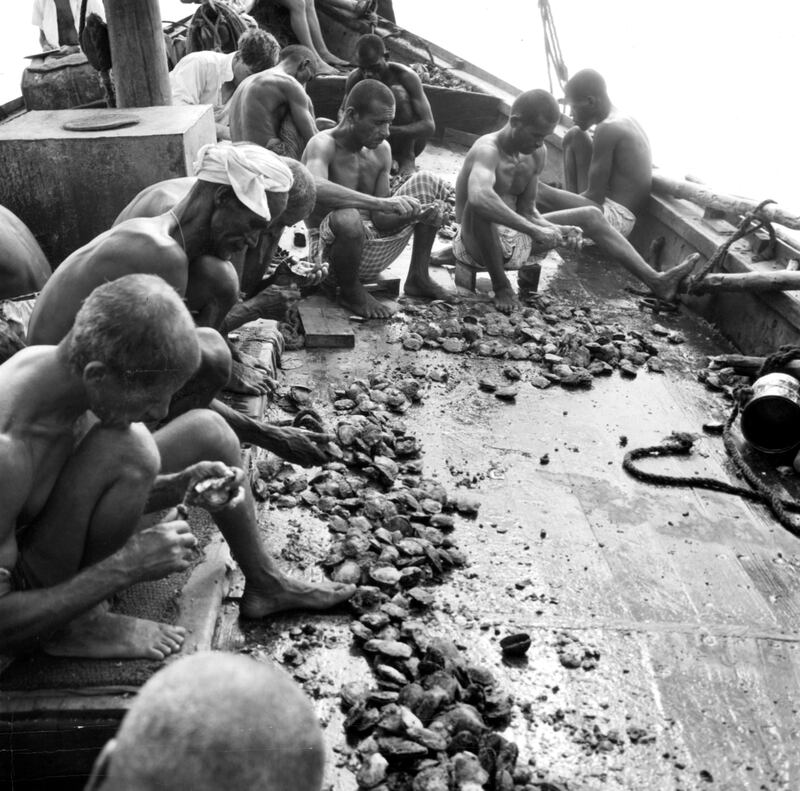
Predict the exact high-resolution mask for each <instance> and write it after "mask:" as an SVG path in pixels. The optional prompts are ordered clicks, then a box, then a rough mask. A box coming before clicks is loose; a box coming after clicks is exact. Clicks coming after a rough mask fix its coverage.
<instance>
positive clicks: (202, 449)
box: [180, 409, 241, 464]
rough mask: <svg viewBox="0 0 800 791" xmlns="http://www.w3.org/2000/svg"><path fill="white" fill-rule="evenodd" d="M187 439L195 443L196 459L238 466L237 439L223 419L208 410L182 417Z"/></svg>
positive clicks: (239, 448) (238, 447)
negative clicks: (184, 422)
mask: <svg viewBox="0 0 800 791" xmlns="http://www.w3.org/2000/svg"><path fill="white" fill-rule="evenodd" d="M180 419H181V420H184V421H186V424H187V437H188V438H189V441H191V442H194V443H195V450H197V451H198V458H200V459H203V460H206V461H223V462H225V463H227V464H238V463H239V460H240V458H241V447H240V444H239V439H238V437H237V436H236V434H234V432H233V429H232V428H231V427H230V426H229V425H228V424H227V423H226V422H225V419H224V418H223V417H221V416H220V415H218V414H217V413H216V412H213V411H211V410H210V409H193V410H191V411H190V412H187V413H186V414H185V415H182V416H181V418H180Z"/></svg>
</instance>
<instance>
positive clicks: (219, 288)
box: [28, 143, 292, 392]
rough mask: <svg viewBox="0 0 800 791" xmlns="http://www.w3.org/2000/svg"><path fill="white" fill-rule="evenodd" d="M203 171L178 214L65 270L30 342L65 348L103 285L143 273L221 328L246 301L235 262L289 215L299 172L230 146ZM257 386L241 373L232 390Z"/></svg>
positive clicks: (147, 222)
mask: <svg viewBox="0 0 800 791" xmlns="http://www.w3.org/2000/svg"><path fill="white" fill-rule="evenodd" d="M195 168H196V170H197V173H196V175H197V182H196V183H195V185H194V186H193V187H192V189H191V191H190V192H189V193H188V194H186V195H185V197H184V198H183V199H182V200H181V201H180V202H179V203H178V204H177V205H176V206H175V207H174V208H172V209H170V210H168V211H166V212H165V213H163V214H161V215H159V216H157V217H146V218H133V219H130V220H127V221H126V222H122V223H120V224H119V225H115V226H114V227H113V228H111V230H109V231H106V232H105V233H103V234H100V236H98V237H97V238H96V239H94V240H92V241H91V242H89V243H88V244H86V245H84V246H83V247H81V248H80V249H79V250H76V251H75V252H74V253H72V255H70V256H69V257H68V258H67V259H66V260H65V261H64V262H63V263H62V264H61V265H60V266H59V267H58V269H57V270H56V272H55V274H54V275H53V276H52V277H51V278H50V280H49V281H48V284H47V285H46V286H45V288H44V289H42V293H41V295H40V296H39V298H38V299H37V301H36V307H35V308H34V311H33V315H32V317H31V322H30V327H29V333H28V338H29V342H30V343H58V342H59V341H60V340H61V338H63V337H64V335H66V333H67V331H68V330H69V328H70V327H71V326H72V322H73V320H74V318H75V314H76V313H77V312H78V307H79V306H80V303H81V301H82V300H83V299H84V298H85V297H86V296H87V295H88V294H90V293H91V291H92V290H93V289H94V288H95V287H96V286H98V285H100V284H101V283H104V282H107V281H109V280H113V279H114V278H117V277H121V276H122V275H127V274H132V273H135V272H144V273H147V274H154V275H159V276H160V277H163V278H164V280H166V281H167V282H168V283H169V284H170V285H171V286H172V287H173V288H175V290H176V291H177V292H178V294H180V295H181V296H185V297H186V301H187V304H188V306H189V310H190V311H192V313H193V314H194V315H195V317H196V321H197V323H198V325H199V326H201V327H209V328H212V329H216V328H217V327H219V326H220V325H221V323H222V321H223V320H224V318H225V316H226V315H227V314H228V311H229V310H230V309H231V307H232V306H233V305H234V304H235V303H236V302H237V301H238V299H239V278H238V275H237V273H236V269H235V267H234V266H233V264H232V263H231V262H230V258H231V257H232V256H234V255H235V254H236V253H238V252H239V251H241V250H244V249H245V247H248V246H254V245H255V244H257V243H258V240H259V239H260V237H261V234H262V232H263V231H264V230H265V229H266V228H267V227H268V226H269V222H270V219H271V218H272V217H273V216H276V217H277V216H278V215H280V214H281V213H282V212H283V210H284V209H285V208H286V204H287V201H288V193H289V190H290V189H291V186H292V173H291V170H289V168H288V167H287V166H286V164H285V163H284V162H283V161H282V160H281V159H280V158H279V157H278V156H277V155H275V154H273V153H271V152H269V151H266V150H264V149H263V148H262V147H261V146H254V145H231V144H230V143H221V144H216V145H210V146H204V147H203V148H202V149H201V151H200V153H199V155H198V161H197V162H196V163H195ZM245 377H248V378H246V379H245ZM252 385H253V382H252V372H243V371H242V369H241V368H240V369H237V370H236V376H234V378H233V379H232V380H231V381H230V382H229V383H228V386H229V388H231V389H238V390H243V391H244V392H253V388H252Z"/></svg>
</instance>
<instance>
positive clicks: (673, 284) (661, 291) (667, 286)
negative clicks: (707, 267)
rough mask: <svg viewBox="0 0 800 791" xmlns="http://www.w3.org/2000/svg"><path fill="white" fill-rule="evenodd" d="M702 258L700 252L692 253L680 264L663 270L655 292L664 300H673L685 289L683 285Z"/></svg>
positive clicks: (654, 289)
mask: <svg viewBox="0 0 800 791" xmlns="http://www.w3.org/2000/svg"><path fill="white" fill-rule="evenodd" d="M699 260H700V253H692V254H691V255H690V256H687V257H686V258H685V259H684V260H683V261H681V263H680V264H678V265H677V266H673V267H672V269H668V270H667V271H666V272H662V273H661V275H660V276H659V278H658V283H657V285H656V287H655V288H653V293H654V294H655V295H656V296H657V297H658V298H659V299H660V300H662V301H664V302H673V301H674V300H675V298H676V297H677V296H678V294H679V293H680V292H681V291H683V290H685V289H682V288H681V286H682V285H684V281H685V280H686V279H687V278H688V277H689V275H691V273H692V270H693V269H694V267H695V264H697V262H698V261H699Z"/></svg>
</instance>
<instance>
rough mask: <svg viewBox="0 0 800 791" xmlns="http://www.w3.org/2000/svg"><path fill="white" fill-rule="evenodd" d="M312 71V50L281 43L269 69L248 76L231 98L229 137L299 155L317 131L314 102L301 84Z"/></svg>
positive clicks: (313, 68) (305, 81) (313, 72)
mask: <svg viewBox="0 0 800 791" xmlns="http://www.w3.org/2000/svg"><path fill="white" fill-rule="evenodd" d="M315 74H316V69H315V67H314V53H312V52H311V50H309V49H307V48H306V47H302V46H300V45H299V44H293V45H291V46H289V47H284V48H283V49H282V50H281V59H280V61H279V62H278V64H277V65H276V66H273V67H272V68H271V69H267V70H266V71H263V72H261V74H254V75H253V76H252V77H248V78H247V79H246V80H245V81H244V82H243V83H242V84H241V85H240V86H239V88H238V89H237V90H236V93H235V94H234V95H233V98H232V99H231V106H230V122H231V140H234V141H237V140H242V141H245V142H248V143H258V145H260V146H264V148H268V149H269V150H270V151H274V152H275V153H276V154H280V155H281V156H287V157H291V158H292V159H300V156H301V155H302V153H303V149H304V148H305V147H306V143H308V141H309V140H310V139H311V138H312V137H313V136H314V135H315V134H316V133H317V131H318V130H317V125H316V123H315V121H314V106H313V105H312V104H311V99H309V97H308V94H307V93H306V91H305V86H306V84H307V83H308V81H309V80H310V79H311V78H312V77H313V76H314V75H315Z"/></svg>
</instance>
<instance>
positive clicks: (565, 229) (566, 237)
mask: <svg viewBox="0 0 800 791" xmlns="http://www.w3.org/2000/svg"><path fill="white" fill-rule="evenodd" d="M555 227H556V228H558V230H559V232H560V233H561V246H562V247H566V248H567V250H574V251H576V252H577V251H578V250H580V249H581V247H583V230H582V229H581V228H579V227H578V226H577V225H556V226H555Z"/></svg>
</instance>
